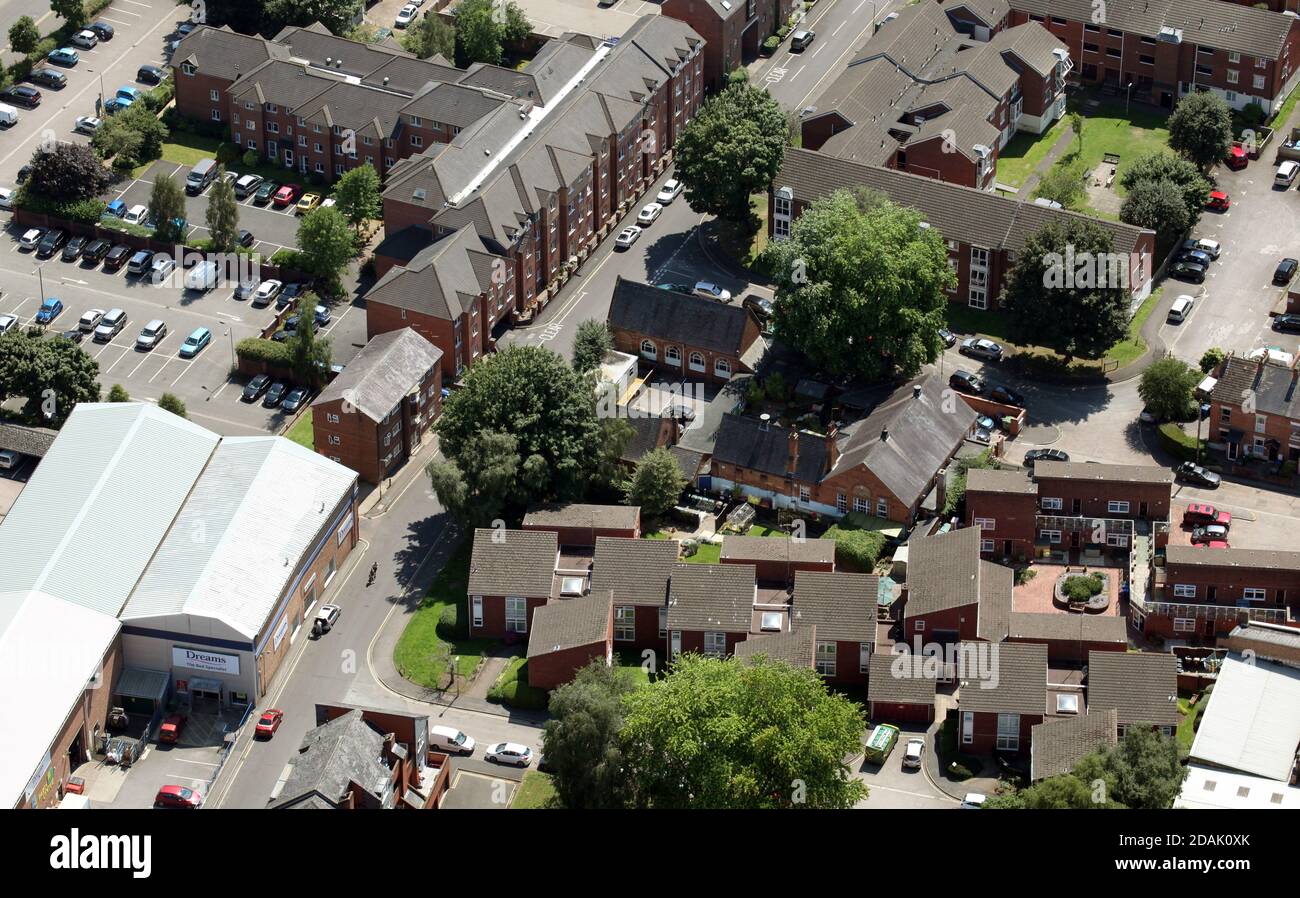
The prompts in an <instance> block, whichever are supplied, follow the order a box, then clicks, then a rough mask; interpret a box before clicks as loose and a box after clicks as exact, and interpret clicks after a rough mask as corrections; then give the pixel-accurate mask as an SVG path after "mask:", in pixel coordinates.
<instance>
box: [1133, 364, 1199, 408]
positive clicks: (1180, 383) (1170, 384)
mask: <svg viewBox="0 0 1300 898" xmlns="http://www.w3.org/2000/svg"><path fill="white" fill-rule="evenodd" d="M1200 379H1201V374H1200V372H1199V371H1197V370H1196V369H1195V368H1193V367H1192V366H1191V365H1189V364H1187V363H1186V362H1184V361H1183V360H1182V359H1176V358H1173V357H1172V356H1171V357H1169V358H1164V359H1160V360H1159V361H1157V362H1155V363H1153V364H1152V365H1150V366H1148V367H1147V369H1146V370H1145V371H1143V372H1142V379H1141V380H1140V381H1138V395H1139V396H1141V397H1142V401H1143V402H1145V403H1146V406H1147V408H1148V409H1149V410H1150V412H1151V414H1153V415H1155V416H1156V418H1157V419H1158V420H1160V421H1181V420H1185V419H1186V418H1187V416H1188V414H1190V410H1191V409H1192V407H1193V399H1192V391H1193V390H1195V389H1196V384H1197V383H1199V382H1200Z"/></svg>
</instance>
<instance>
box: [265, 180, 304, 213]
mask: <svg viewBox="0 0 1300 898" xmlns="http://www.w3.org/2000/svg"><path fill="white" fill-rule="evenodd" d="M297 198H298V188H297V187H295V186H294V185H292V184H285V185H283V186H282V187H280V188H279V189H278V190H276V191H275V195H274V196H272V197H271V205H272V206H274V207H275V208H277V209H283V208H284V207H285V206H288V205H289V204H290V203H292V202H293V201H294V200H295V199H297Z"/></svg>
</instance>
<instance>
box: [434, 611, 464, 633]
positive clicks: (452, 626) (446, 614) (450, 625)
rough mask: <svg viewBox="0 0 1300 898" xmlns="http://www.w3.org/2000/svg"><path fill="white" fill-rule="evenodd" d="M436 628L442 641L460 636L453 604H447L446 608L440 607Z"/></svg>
mask: <svg viewBox="0 0 1300 898" xmlns="http://www.w3.org/2000/svg"><path fill="white" fill-rule="evenodd" d="M436 629H437V633H438V638H439V639H441V640H443V641H444V642H452V641H453V640H455V639H459V638H460V632H459V630H460V628H459V626H458V615H457V614H456V606H455V605H448V606H447V607H446V608H444V609H442V614H440V615H438V626H437V628H436Z"/></svg>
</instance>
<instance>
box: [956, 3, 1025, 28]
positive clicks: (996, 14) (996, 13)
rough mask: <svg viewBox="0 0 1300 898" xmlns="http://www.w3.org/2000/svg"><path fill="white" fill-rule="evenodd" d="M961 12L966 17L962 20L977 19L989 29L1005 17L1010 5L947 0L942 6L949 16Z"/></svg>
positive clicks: (1009, 10)
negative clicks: (964, 13) (963, 12)
mask: <svg viewBox="0 0 1300 898" xmlns="http://www.w3.org/2000/svg"><path fill="white" fill-rule="evenodd" d="M963 10H964V11H965V12H966V13H967V15H965V16H962V18H967V19H978V20H979V21H980V22H982V23H983V24H984V25H987V26H988V27H990V28H991V27H993V26H994V25H996V24H998V23H999V22H1001V21H1002V20H1003V19H1005V18H1006V17H1007V14H1008V13H1009V12H1011V4H1010V3H1008V2H1007V0H947V2H945V3H944V4H943V11H944V12H946V13H948V14H949V15H950V16H951V15H953V14H958V15H960V14H961V13H962V11H963Z"/></svg>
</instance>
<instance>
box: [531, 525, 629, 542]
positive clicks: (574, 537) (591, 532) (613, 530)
mask: <svg viewBox="0 0 1300 898" xmlns="http://www.w3.org/2000/svg"><path fill="white" fill-rule="evenodd" d="M521 526H522V528H523V529H524V530H533V531H536V532H539V533H554V534H555V535H556V541H557V542H558V543H559V544H560V545H561V546H594V545H596V537H598V536H613V537H621V538H624V539H639V538H640V536H641V530H640V528H639V527H632V528H630V529H629V528H618V527H597V528H595V529H593V528H591V527H548V526H545V525H542V524H529V523H526V522H525V523H524V524H523V525H521Z"/></svg>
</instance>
